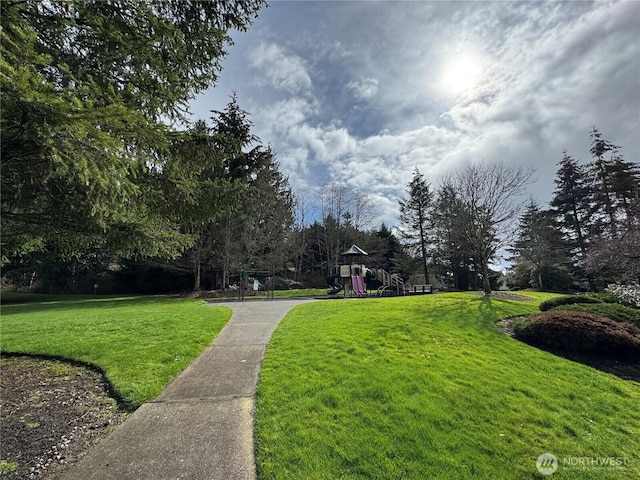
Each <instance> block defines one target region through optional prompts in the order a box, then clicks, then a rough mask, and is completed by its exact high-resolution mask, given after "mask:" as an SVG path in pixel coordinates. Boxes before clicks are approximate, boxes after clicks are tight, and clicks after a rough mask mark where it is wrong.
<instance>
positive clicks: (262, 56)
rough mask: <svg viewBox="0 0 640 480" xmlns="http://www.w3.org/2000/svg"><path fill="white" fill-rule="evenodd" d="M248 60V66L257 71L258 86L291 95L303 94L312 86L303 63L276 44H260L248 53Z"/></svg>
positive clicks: (300, 59)
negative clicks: (265, 86) (266, 85)
mask: <svg viewBox="0 0 640 480" xmlns="http://www.w3.org/2000/svg"><path fill="white" fill-rule="evenodd" d="M248 59H249V65H250V66H251V67H252V68H253V69H256V70H258V71H259V76H258V77H257V78H256V80H257V82H258V83H260V84H264V83H266V84H268V85H270V86H272V87H274V88H277V89H283V90H287V91H289V92H292V93H302V92H305V91H307V90H308V89H310V88H311V86H312V85H311V78H310V77H309V74H308V73H307V68H306V66H305V61H304V60H303V59H302V58H300V57H299V56H297V55H293V54H289V53H287V52H285V50H284V48H283V47H282V46H280V45H278V44H276V43H271V42H261V43H260V44H258V45H257V46H256V47H254V48H253V49H251V50H250V51H249V52H248Z"/></svg>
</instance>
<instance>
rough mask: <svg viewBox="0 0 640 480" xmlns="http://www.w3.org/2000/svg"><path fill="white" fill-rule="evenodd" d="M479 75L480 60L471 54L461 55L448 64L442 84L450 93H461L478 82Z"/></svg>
mask: <svg viewBox="0 0 640 480" xmlns="http://www.w3.org/2000/svg"><path fill="white" fill-rule="evenodd" d="M479 76H480V67H479V65H478V62H477V61H476V60H475V59H474V58H472V57H471V56H460V57H456V58H453V59H452V60H451V61H450V62H449V63H448V64H447V66H446V68H445V70H444V75H443V77H442V84H443V87H444V89H445V90H447V91H449V92H450V93H453V94H459V93H463V92H465V91H467V90H469V89H470V88H472V87H473V86H474V85H475V84H476V83H477V82H478V77H479Z"/></svg>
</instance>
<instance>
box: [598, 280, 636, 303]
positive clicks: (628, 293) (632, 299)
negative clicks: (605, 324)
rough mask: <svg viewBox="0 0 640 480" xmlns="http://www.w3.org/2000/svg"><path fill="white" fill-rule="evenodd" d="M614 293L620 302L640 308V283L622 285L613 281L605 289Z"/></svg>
mask: <svg viewBox="0 0 640 480" xmlns="http://www.w3.org/2000/svg"><path fill="white" fill-rule="evenodd" d="M605 290H606V291H607V292H609V293H611V294H612V295H614V296H615V297H616V298H617V299H618V301H619V302H620V303H622V304H623V305H628V306H630V307H633V308H640V285H638V284H637V283H636V284H634V285H620V284H617V283H613V284H611V285H608V286H607V288H606V289H605Z"/></svg>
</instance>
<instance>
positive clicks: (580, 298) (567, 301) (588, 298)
mask: <svg viewBox="0 0 640 480" xmlns="http://www.w3.org/2000/svg"><path fill="white" fill-rule="evenodd" d="M576 303H602V300H601V299H600V298H598V297H596V296H593V295H567V296H564V297H553V298H550V299H549V300H545V301H544V302H542V303H541V304H540V310H541V311H543V312H546V311H547V310H551V309H552V308H556V307H559V306H561V305H573V304H576Z"/></svg>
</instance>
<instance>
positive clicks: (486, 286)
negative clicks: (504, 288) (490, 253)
mask: <svg viewBox="0 0 640 480" xmlns="http://www.w3.org/2000/svg"><path fill="white" fill-rule="evenodd" d="M482 290H483V291H484V294H485V296H488V295H491V282H490V281H489V265H488V263H487V262H482Z"/></svg>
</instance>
